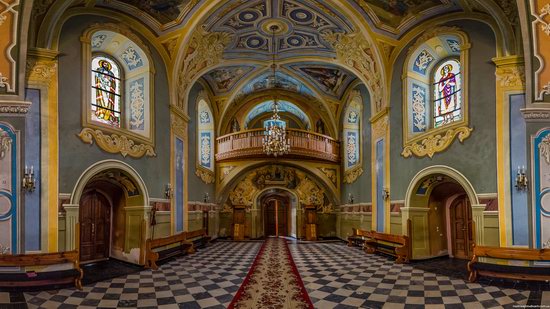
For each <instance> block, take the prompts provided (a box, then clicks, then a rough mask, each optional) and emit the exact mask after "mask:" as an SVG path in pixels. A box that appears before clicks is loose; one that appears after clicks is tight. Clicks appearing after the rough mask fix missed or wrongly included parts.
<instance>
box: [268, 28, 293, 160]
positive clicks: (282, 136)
mask: <svg viewBox="0 0 550 309" xmlns="http://www.w3.org/2000/svg"><path fill="white" fill-rule="evenodd" d="M277 29H278V26H276V25H272V26H271V27H270V30H271V42H272V44H273V64H272V65H271V69H272V73H273V74H272V78H273V86H274V88H276V87H277V74H276V72H275V69H276V68H277V65H276V64H275V52H276V50H275V48H276V46H275V31H277ZM272 110H273V116H271V119H270V120H269V121H268V124H269V125H268V126H267V128H266V131H265V132H264V139H263V149H264V153H266V154H267V155H273V156H275V157H277V156H282V155H283V154H287V153H288V152H289V151H290V142H289V141H288V140H287V138H286V129H285V123H284V121H282V120H281V117H280V116H279V103H278V102H277V94H276V93H275V95H274V96H273V107H272Z"/></svg>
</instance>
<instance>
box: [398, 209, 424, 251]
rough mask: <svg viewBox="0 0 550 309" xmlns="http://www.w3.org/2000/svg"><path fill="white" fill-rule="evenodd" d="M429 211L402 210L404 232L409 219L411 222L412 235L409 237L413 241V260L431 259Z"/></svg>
mask: <svg viewBox="0 0 550 309" xmlns="http://www.w3.org/2000/svg"><path fill="white" fill-rule="evenodd" d="M429 210H430V209H429V208H423V207H403V208H401V218H402V226H403V230H404V231H406V227H407V219H410V220H411V230H412V235H408V236H409V238H410V240H411V246H412V248H411V252H412V258H413V259H422V258H427V257H430V234H429V233H430V232H429V228H428V224H429V223H428V211H429ZM403 234H407V232H404V233H403Z"/></svg>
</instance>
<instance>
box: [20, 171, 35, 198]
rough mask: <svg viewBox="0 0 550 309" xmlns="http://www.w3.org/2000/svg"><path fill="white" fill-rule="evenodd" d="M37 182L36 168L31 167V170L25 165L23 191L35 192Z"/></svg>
mask: <svg viewBox="0 0 550 309" xmlns="http://www.w3.org/2000/svg"><path fill="white" fill-rule="evenodd" d="M35 181H36V179H35V178H34V166H32V165H31V168H28V167H27V166H26V165H25V174H24V175H23V183H22V185H21V186H22V188H23V191H26V192H33V191H34V189H35Z"/></svg>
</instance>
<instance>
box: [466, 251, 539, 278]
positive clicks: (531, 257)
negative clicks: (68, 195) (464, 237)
mask: <svg viewBox="0 0 550 309" xmlns="http://www.w3.org/2000/svg"><path fill="white" fill-rule="evenodd" d="M480 257H481V258H490V259H498V260H495V262H496V263H491V262H490V261H483V262H480V261H479V258H480ZM521 261H524V263H523V264H524V265H520V263H518V262H521ZM537 261H539V262H540V261H547V262H549V263H550V249H527V248H501V247H485V246H476V245H474V246H473V256H472V260H471V261H470V262H468V266H467V267H468V272H469V273H470V276H469V279H470V282H475V281H477V279H478V277H479V276H487V277H497V278H506V279H514V280H532V281H547V280H550V267H549V266H550V264H546V265H542V266H536V265H534V264H533V262H537ZM498 262H504V263H505V264H503V263H498Z"/></svg>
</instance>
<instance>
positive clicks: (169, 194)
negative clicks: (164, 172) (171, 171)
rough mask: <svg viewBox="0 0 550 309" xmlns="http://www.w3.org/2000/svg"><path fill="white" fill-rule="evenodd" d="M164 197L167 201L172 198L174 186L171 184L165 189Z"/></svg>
mask: <svg viewBox="0 0 550 309" xmlns="http://www.w3.org/2000/svg"><path fill="white" fill-rule="evenodd" d="M164 197H165V198H167V199H169V198H171V197H172V185H171V184H169V183H168V184H166V186H165V187H164Z"/></svg>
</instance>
